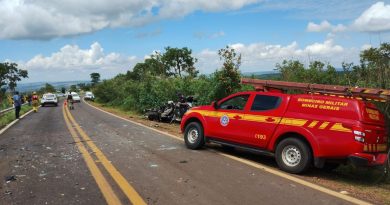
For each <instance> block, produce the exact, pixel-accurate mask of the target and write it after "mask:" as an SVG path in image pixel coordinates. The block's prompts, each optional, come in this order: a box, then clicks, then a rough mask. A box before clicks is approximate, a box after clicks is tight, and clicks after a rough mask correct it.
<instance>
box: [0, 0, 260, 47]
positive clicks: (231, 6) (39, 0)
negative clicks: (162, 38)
mask: <svg viewBox="0 0 390 205" xmlns="http://www.w3.org/2000/svg"><path fill="white" fill-rule="evenodd" d="M259 1H261V0H214V1H209V0H197V1H192V0H132V1H125V0H110V1H108V0H95V1H93V2H91V1H78V0H66V1H65V0H57V1H47V0H35V1H27V0H0V5H1V7H0V13H1V15H0V27H1V29H0V38H3V39H50V38H55V37H62V36H72V35H79V34H85V33H91V32H95V31H98V30H101V29H104V28H113V27H126V26H141V25H145V24H148V23H150V22H153V21H158V20H161V19H170V18H178V17H183V16H185V15H188V14H190V13H192V12H194V11H199V10H201V11H206V12H217V11H226V10H236V9H240V8H242V7H244V6H246V5H249V4H253V3H256V2H259Z"/></svg>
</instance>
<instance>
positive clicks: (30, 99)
mask: <svg viewBox="0 0 390 205" xmlns="http://www.w3.org/2000/svg"><path fill="white" fill-rule="evenodd" d="M27 101H28V106H31V101H32V95H31V94H28V96H27Z"/></svg>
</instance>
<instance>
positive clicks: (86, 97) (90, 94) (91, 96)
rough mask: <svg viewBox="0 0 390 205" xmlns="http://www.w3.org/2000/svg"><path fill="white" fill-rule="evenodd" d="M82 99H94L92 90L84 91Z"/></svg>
mask: <svg viewBox="0 0 390 205" xmlns="http://www.w3.org/2000/svg"><path fill="white" fill-rule="evenodd" d="M84 100H90V101H94V100H95V96H94V95H93V93H92V92H90V91H87V92H85V96H84Z"/></svg>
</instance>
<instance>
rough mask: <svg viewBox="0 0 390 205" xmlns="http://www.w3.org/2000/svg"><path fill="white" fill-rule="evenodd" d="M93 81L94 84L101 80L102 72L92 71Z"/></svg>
mask: <svg viewBox="0 0 390 205" xmlns="http://www.w3.org/2000/svg"><path fill="white" fill-rule="evenodd" d="M90 76H91V83H92V85H96V84H97V83H99V82H100V74H99V73H91V74H90Z"/></svg>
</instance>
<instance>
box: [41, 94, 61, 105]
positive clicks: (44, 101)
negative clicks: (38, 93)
mask: <svg viewBox="0 0 390 205" xmlns="http://www.w3.org/2000/svg"><path fill="white" fill-rule="evenodd" d="M48 104H51V105H55V106H58V99H57V96H56V95H55V94H52V93H46V94H43V96H42V98H41V105H42V107H45V105H48Z"/></svg>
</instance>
